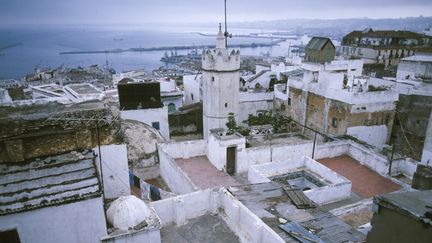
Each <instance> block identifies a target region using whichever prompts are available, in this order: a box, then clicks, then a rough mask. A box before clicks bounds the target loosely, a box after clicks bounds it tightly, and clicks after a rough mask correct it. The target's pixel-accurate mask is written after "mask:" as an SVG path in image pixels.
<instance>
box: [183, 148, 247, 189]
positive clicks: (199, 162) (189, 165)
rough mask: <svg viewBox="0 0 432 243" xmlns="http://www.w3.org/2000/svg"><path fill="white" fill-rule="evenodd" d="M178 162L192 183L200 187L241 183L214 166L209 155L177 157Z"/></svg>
mask: <svg viewBox="0 0 432 243" xmlns="http://www.w3.org/2000/svg"><path fill="white" fill-rule="evenodd" d="M175 161H176V163H177V164H178V165H179V166H180V168H181V169H182V170H183V171H184V172H185V173H186V174H187V176H188V177H189V179H191V181H192V183H193V184H194V185H195V186H197V187H199V188H200V189H207V188H212V187H215V186H225V187H228V186H235V185H239V183H238V182H237V181H236V180H235V179H234V178H233V177H231V176H229V175H228V174H227V173H225V172H223V171H219V170H218V169H216V167H214V166H213V165H212V164H211V163H210V161H209V160H208V158H207V156H197V157H192V158H189V159H176V160H175Z"/></svg>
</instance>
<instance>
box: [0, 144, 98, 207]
mask: <svg viewBox="0 0 432 243" xmlns="http://www.w3.org/2000/svg"><path fill="white" fill-rule="evenodd" d="M99 185H100V184H99V180H98V177H97V172H96V167H95V162H94V154H93V152H91V151H85V152H82V153H80V152H71V153H67V154H62V155H57V156H52V157H47V158H45V159H36V160H34V161H30V162H24V163H3V164H0V215H7V214H12V213H18V212H23V211H28V210H33V209H38V208H43V207H48V206H54V205H60V204H65V203H71V202H75V201H80V200H85V199H89V198H95V197H100V196H101V189H100V186H99Z"/></svg>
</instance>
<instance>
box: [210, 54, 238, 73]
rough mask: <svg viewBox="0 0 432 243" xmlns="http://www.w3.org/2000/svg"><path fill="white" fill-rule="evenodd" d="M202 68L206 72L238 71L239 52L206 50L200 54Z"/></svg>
mask: <svg viewBox="0 0 432 243" xmlns="http://www.w3.org/2000/svg"><path fill="white" fill-rule="evenodd" d="M202 68H203V69H204V70H206V71H217V72H220V71H222V72H223V71H225V72H226V71H238V70H239V69H240V50H234V49H233V50H228V49H206V50H203V53H202Z"/></svg>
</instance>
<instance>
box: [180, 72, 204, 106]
mask: <svg viewBox="0 0 432 243" xmlns="http://www.w3.org/2000/svg"><path fill="white" fill-rule="evenodd" d="M183 86H184V104H185V105H190V104H193V103H197V102H201V101H202V75H200V74H199V75H185V76H183Z"/></svg>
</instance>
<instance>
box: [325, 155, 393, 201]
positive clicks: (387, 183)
mask: <svg viewBox="0 0 432 243" xmlns="http://www.w3.org/2000/svg"><path fill="white" fill-rule="evenodd" d="M318 162H320V163H321V164H323V165H325V166H327V167H328V168H330V169H332V170H334V171H336V172H337V173H339V174H341V175H342V176H345V177H346V178H347V179H348V180H350V181H351V182H352V191H353V192H354V193H356V194H357V195H359V196H361V197H363V198H369V197H373V196H376V195H380V194H384V193H389V192H394V191H397V190H399V189H400V188H401V187H400V186H399V185H398V184H396V183H394V182H392V181H391V180H389V179H387V178H384V177H382V176H380V175H379V174H378V173H376V172H375V171H373V170H371V169H369V168H368V167H366V166H364V165H361V164H360V162H358V161H357V160H355V159H353V158H351V157H349V156H347V155H343V156H339V157H335V158H328V159H320V160H318Z"/></svg>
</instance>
